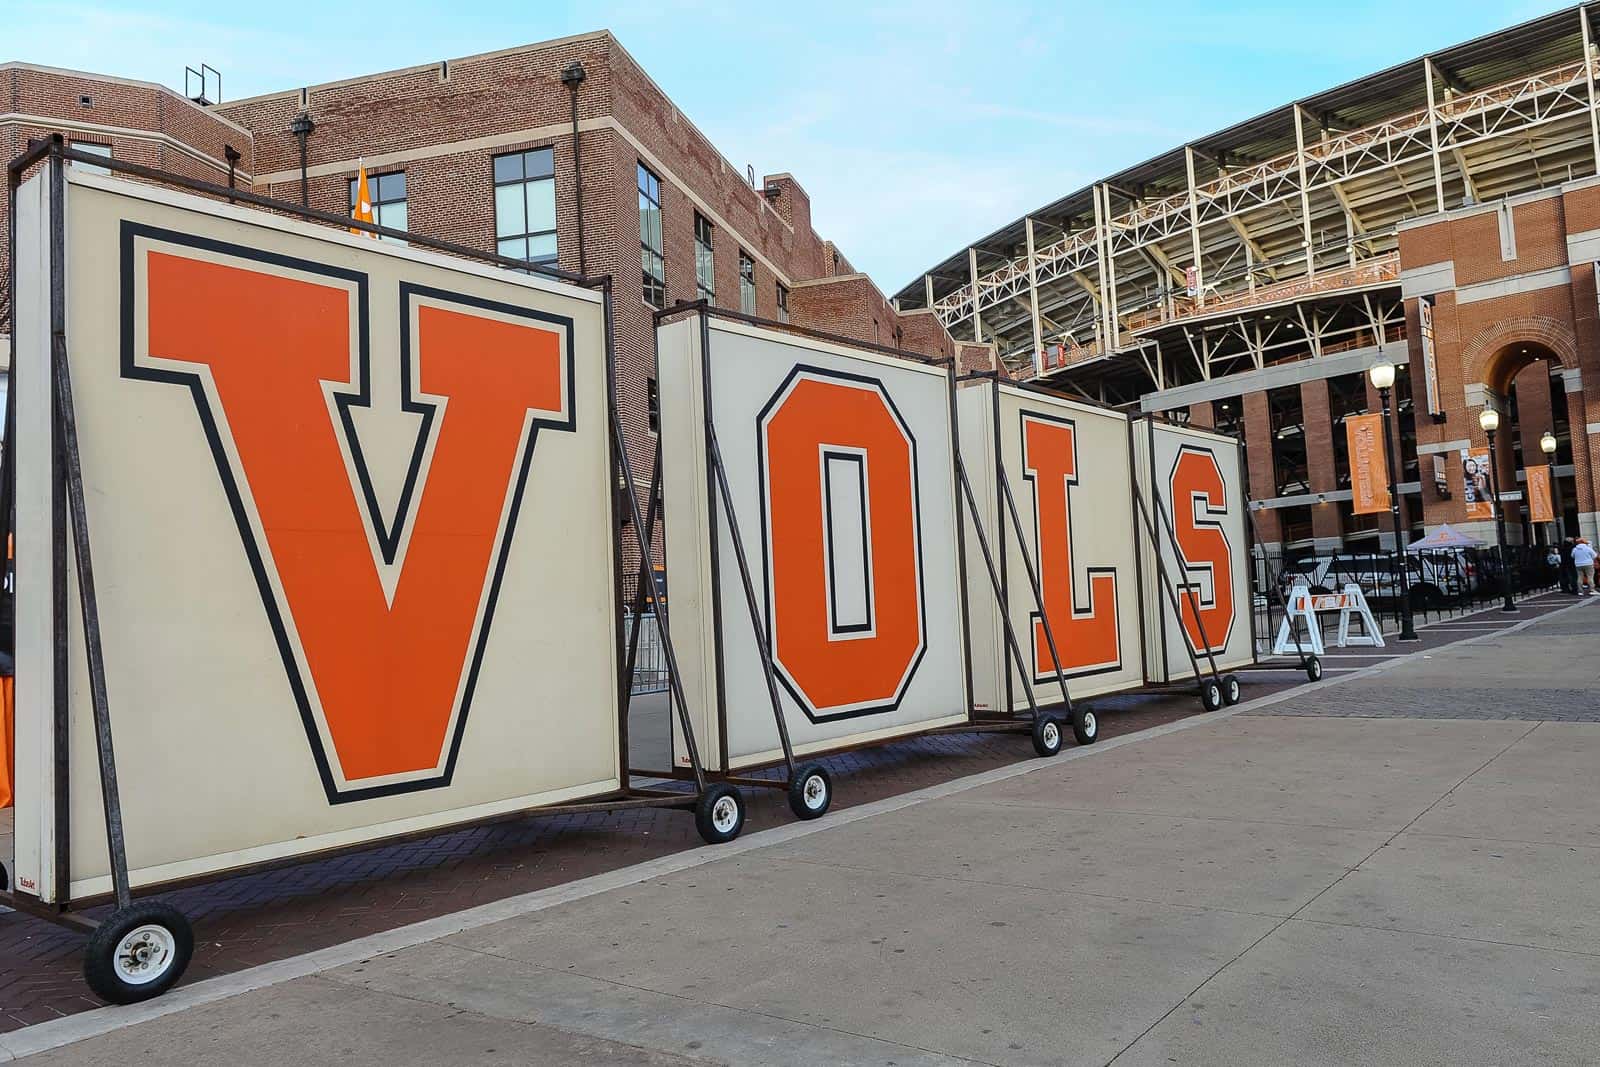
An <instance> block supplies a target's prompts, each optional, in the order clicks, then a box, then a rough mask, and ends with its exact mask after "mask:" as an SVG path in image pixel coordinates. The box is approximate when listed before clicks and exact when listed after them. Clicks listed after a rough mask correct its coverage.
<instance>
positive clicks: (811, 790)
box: [789, 763, 833, 819]
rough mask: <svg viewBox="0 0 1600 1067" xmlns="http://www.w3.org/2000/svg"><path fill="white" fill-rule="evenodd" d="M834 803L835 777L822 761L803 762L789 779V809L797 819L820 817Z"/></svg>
mask: <svg viewBox="0 0 1600 1067" xmlns="http://www.w3.org/2000/svg"><path fill="white" fill-rule="evenodd" d="M832 805H833V779H832V778H831V777H830V776H829V775H828V770H827V768H826V767H824V766H823V765H822V764H820V763H802V764H801V765H800V766H798V767H796V768H795V769H794V777H793V778H792V779H790V781H789V810H790V811H792V812H794V817H795V818H797V819H820V818H822V817H823V816H824V815H826V814H827V813H828V808H829V807H831V806H832Z"/></svg>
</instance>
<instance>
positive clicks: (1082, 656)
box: [957, 381, 1144, 710]
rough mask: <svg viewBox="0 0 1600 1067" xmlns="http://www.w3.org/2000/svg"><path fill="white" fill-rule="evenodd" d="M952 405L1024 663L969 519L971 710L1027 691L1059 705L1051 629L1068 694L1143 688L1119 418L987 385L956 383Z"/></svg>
mask: <svg viewBox="0 0 1600 1067" xmlns="http://www.w3.org/2000/svg"><path fill="white" fill-rule="evenodd" d="M957 410H958V412H959V414H960V425H961V454H962V457H963V459H964V460H965V462H966V470H967V478H968V480H969V481H970V482H971V484H972V490H973V494H974V495H975V496H976V498H977V501H978V511H979V514H980V521H981V524H982V529H983V533H984V537H985V538H986V539H987V541H988V543H989V547H990V551H991V553H994V554H995V555H996V565H997V569H998V566H999V556H1000V555H1001V554H1002V550H1003V555H1004V558H1005V567H1004V574H1003V575H1002V579H1003V582H1004V585H1005V597H1004V600H1005V603H1006V606H1007V608H1006V613H1007V616H1008V617H1009V619H1010V623H1011V627H1012V632H1013V633H1014V634H1015V635H1016V639H1017V642H1018V644H1019V646H1020V648H1021V652H1022V657H1023V662H1024V665H1025V666H1026V667H1027V672H1026V674H1022V673H1019V672H1018V671H1017V669H1016V666H1015V661H1014V660H1013V659H1011V657H1010V656H1009V654H1008V652H1007V649H1006V645H1005V636H1004V630H1003V628H1002V618H1001V613H1000V611H1001V609H1000V603H1001V602H1000V599H999V598H997V597H996V595H995V592H994V583H993V582H992V581H991V579H990V577H989V573H988V570H987V568H986V567H985V565H984V561H983V555H982V551H981V549H980V548H979V546H978V543H977V538H976V537H975V536H974V535H973V533H972V532H971V526H970V522H971V520H970V519H969V520H968V522H969V528H968V529H969V532H968V534H967V598H968V600H967V602H968V607H969V610H970V616H971V625H970V630H971V641H972V674H973V697H974V704H975V706H976V707H977V708H979V709H981V710H1005V709H1007V708H1010V709H1011V710H1026V709H1027V707H1028V692H1029V689H1028V687H1030V686H1031V687H1032V693H1033V696H1034V699H1035V700H1036V701H1038V702H1039V703H1042V704H1055V703H1060V702H1061V700H1062V696H1061V685H1060V682H1059V681H1058V680H1057V677H1056V669H1055V668H1056V661H1055V657H1054V656H1053V655H1052V653H1051V650H1050V641H1049V638H1050V637H1051V636H1053V637H1054V638H1055V643H1056V651H1057V652H1059V653H1060V657H1061V664H1060V666H1061V668H1062V674H1063V675H1064V676H1065V677H1066V679H1067V687H1068V690H1069V692H1070V693H1071V695H1072V696H1073V697H1074V698H1078V697H1088V696H1094V695H1096V694H1100V693H1107V692H1114V691H1116V690H1120V689H1128V688H1132V687H1135V686H1138V685H1140V684H1141V683H1142V682H1143V681H1144V664H1143V662H1142V660H1141V657H1140V652H1139V582H1138V567H1137V563H1136V560H1135V558H1134V556H1135V551H1136V548H1135V545H1136V541H1135V537H1134V517H1133V494H1132V492H1131V491H1130V482H1131V479H1132V477H1133V464H1132V458H1131V456H1130V453H1129V450H1130V444H1129V440H1128V420H1127V417H1126V416H1124V415H1122V414H1120V413H1118V412H1114V411H1109V410H1106V409H1103V408H1097V407H1094V406H1092V405H1089V404H1081V403H1077V402H1075V401H1071V400H1066V399H1064V398H1060V397H1055V396H1050V395H1047V394H1044V393H1040V392H1036V391H1032V390H1024V389H1021V388H1018V387H1016V386H1012V385H1000V384H997V383H994V382H992V381H991V382H984V383H981V384H972V385H968V386H966V387H964V388H962V390H961V391H960V393H959V394H958V395H957ZM997 456H998V457H999V459H1000V463H998V464H997V463H996V457H997ZM1002 467H1003V469H1004V472H1005V478H1006V482H1007V484H1008V485H1009V487H1010V491H1011V499H1012V501H1013V502H1014V503H1015V504H1016V507H1017V513H1018V516H1019V520H1020V523H1021V527H1022V536H1021V537H1020V538H1019V536H1018V532H1017V529H1016V527H1015V526H1014V525H1013V523H1012V520H1011V517H1010V514H1009V509H1008V506H1007V503H1006V499H1005V496H1004V495H1003V494H1002V492H1001V488H1000V487H1001V483H1000V469H1001V468H1002ZM1024 553H1026V555H1024ZM1030 567H1031V568H1032V569H1033V571H1034V574H1035V575H1036V576H1037V578H1038V581H1039V594H1040V597H1041V599H1042V600H1043V602H1044V610H1045V612H1046V615H1047V617H1048V618H1049V621H1050V633H1049V634H1047V633H1046V632H1045V626H1044V623H1043V621H1042V619H1041V616H1040V613H1039V606H1038V602H1037V601H1036V600H1035V595H1034V589H1033V587H1032V584H1031V583H1030V581H1029V569H1030ZM1008 683H1009V685H1008Z"/></svg>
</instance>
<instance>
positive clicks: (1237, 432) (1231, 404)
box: [1211, 396, 1244, 441]
mask: <svg viewBox="0 0 1600 1067" xmlns="http://www.w3.org/2000/svg"><path fill="white" fill-rule="evenodd" d="M1211 424H1212V425H1213V426H1214V427H1216V430H1217V432H1218V433H1220V434H1226V435H1227V436H1229V437H1236V438H1238V439H1239V440H1241V441H1243V440H1244V398H1243V397H1237V396H1231V397H1229V398H1228V399H1226V400H1213V401H1212V402H1211Z"/></svg>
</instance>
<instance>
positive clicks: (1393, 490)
mask: <svg viewBox="0 0 1600 1067" xmlns="http://www.w3.org/2000/svg"><path fill="white" fill-rule="evenodd" d="M1378 397H1379V399H1381V400H1382V401H1383V458H1384V461H1385V462H1386V463H1387V465H1388V468H1389V518H1390V521H1391V522H1393V524H1394V555H1395V565H1396V566H1397V567H1399V569H1400V636H1399V638H1398V640H1401V641H1418V640H1421V638H1419V637H1418V636H1417V629H1416V624H1415V620H1413V619H1412V617H1411V568H1410V565H1409V563H1408V561H1407V560H1406V535H1405V531H1404V530H1403V529H1402V528H1401V525H1400V483H1399V481H1398V480H1397V479H1396V478H1395V467H1394V454H1395V453H1396V452H1398V451H1399V450H1400V441H1399V439H1398V438H1397V437H1396V435H1395V433H1394V431H1393V430H1392V429H1391V428H1390V422H1391V421H1392V420H1391V418H1390V415H1389V390H1388V389H1379V390H1378ZM1391 444H1393V446H1394V447H1393V448H1391V447H1390V445H1391Z"/></svg>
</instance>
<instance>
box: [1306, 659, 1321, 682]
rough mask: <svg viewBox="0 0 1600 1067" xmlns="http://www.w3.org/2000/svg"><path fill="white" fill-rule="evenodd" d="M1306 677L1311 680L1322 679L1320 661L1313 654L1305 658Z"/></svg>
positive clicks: (1317, 680) (1318, 680)
mask: <svg viewBox="0 0 1600 1067" xmlns="http://www.w3.org/2000/svg"><path fill="white" fill-rule="evenodd" d="M1306 678H1307V679H1308V680H1310V681H1313V682H1320V681H1322V661H1321V660H1320V659H1318V658H1317V657H1315V656H1312V657H1311V658H1310V659H1308V660H1306Z"/></svg>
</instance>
